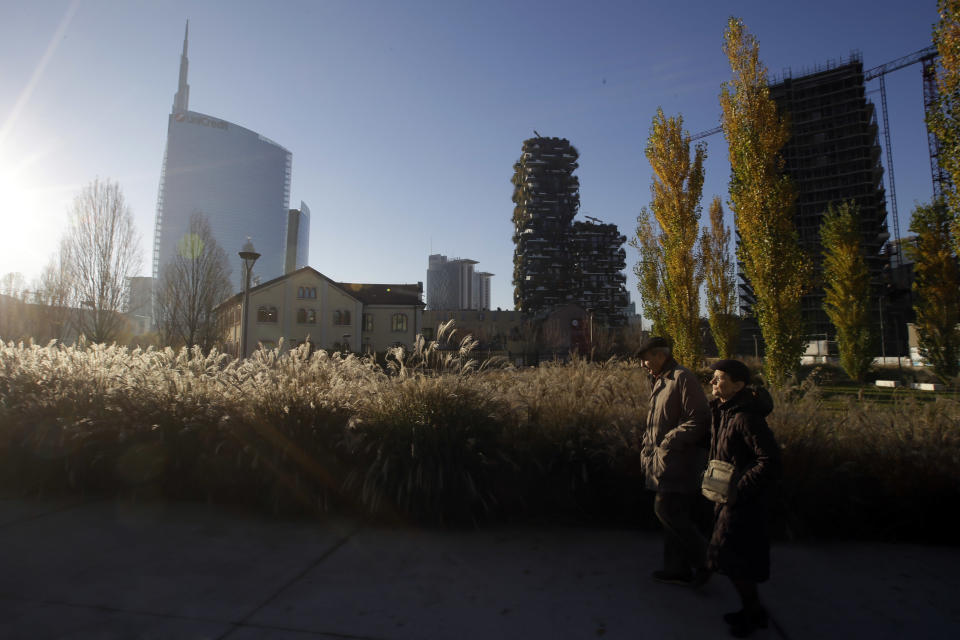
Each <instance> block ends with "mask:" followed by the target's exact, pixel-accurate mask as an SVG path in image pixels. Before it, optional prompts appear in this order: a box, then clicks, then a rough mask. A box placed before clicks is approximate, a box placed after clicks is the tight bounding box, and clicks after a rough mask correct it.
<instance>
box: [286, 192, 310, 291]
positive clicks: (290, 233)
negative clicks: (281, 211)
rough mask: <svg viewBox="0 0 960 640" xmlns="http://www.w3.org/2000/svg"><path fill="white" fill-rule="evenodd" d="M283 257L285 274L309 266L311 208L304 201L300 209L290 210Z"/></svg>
mask: <svg viewBox="0 0 960 640" xmlns="http://www.w3.org/2000/svg"><path fill="white" fill-rule="evenodd" d="M283 255H284V266H283V272H284V273H285V274H286V273H292V272H294V271H296V270H297V269H300V268H303V267H306V266H309V261H310V207H308V206H307V203H306V202H303V201H302V200H301V201H300V208H299V209H290V212H289V214H288V215H287V235H286V238H284V243H283Z"/></svg>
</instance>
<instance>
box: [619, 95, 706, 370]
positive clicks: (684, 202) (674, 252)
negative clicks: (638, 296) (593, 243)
mask: <svg viewBox="0 0 960 640" xmlns="http://www.w3.org/2000/svg"><path fill="white" fill-rule="evenodd" d="M646 154H647V160H649V161H650V166H651V168H652V169H653V183H652V184H651V185H650V193H651V196H652V200H651V202H650V211H652V212H653V215H654V217H655V218H656V220H657V224H658V226H659V227H660V234H659V236H657V237H656V241H655V242H654V239H653V233H654V231H653V225H652V224H651V223H650V220H649V213H648V212H647V211H646V210H644V211H643V213H642V214H641V216H640V218H638V223H639V224H638V226H637V238H635V239H634V246H636V247H638V248H640V249H641V258H643V259H644V260H645V261H647V264H644V263H643V262H644V260H642V261H641V264H640V265H638V267H639V269H638V271H637V275H638V276H639V277H640V287H641V293H643V291H642V289H643V287H644V284H645V283H648V282H651V281H653V279H654V275H655V279H656V281H657V282H656V284H657V287H656V291H655V292H653V295H655V296H656V298H655V300H656V305H655V306H656V307H657V313H658V314H659V316H660V319H661V320H660V321H661V323H662V325H663V332H664V333H666V334H667V336H669V337H670V339H671V340H672V341H673V354H674V357H675V358H676V359H677V361H679V362H680V363H681V364H683V365H685V366H688V367H695V366H698V365H699V364H700V361H701V358H702V349H701V345H700V283H701V282H702V280H703V274H702V270H701V269H700V268H699V262H700V255H699V249H698V247H697V240H698V239H699V235H700V196H701V194H702V193H703V161H704V159H705V158H706V155H707V151H706V146H705V145H703V144H702V143H701V144H698V145H696V147H695V149H694V154H693V159H692V160H691V158H690V134H689V133H688V132H686V131H684V130H683V117H682V116H676V117H669V118H668V117H666V116H665V115H664V113H663V109H657V114H656V115H655V116H654V118H653V124H652V125H651V126H650V137H649V138H648V139H647V147H646ZM641 234H643V235H641ZM654 244H655V245H657V246H656V248H655V249H654V248H653V247H652V246H651V245H654ZM644 247H647V248H648V250H647V253H648V254H650V255H644V249H643V248H644ZM653 260H655V261H656V263H654V264H650V261H653ZM648 295H649V294H648ZM654 320H655V324H656V319H655V318H654Z"/></svg>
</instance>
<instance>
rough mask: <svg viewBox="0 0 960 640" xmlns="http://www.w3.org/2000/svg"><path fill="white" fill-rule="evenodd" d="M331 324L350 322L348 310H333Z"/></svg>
mask: <svg viewBox="0 0 960 640" xmlns="http://www.w3.org/2000/svg"><path fill="white" fill-rule="evenodd" d="M333 324H341V325H343V324H350V312H349V311H346V310H344V311H341V310H340V309H337V310H336V311H334V312H333Z"/></svg>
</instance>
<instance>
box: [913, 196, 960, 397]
mask: <svg viewBox="0 0 960 640" xmlns="http://www.w3.org/2000/svg"><path fill="white" fill-rule="evenodd" d="M952 218H953V216H951V215H950V212H949V210H948V209H947V206H946V204H944V203H943V202H935V203H933V204H931V205H925V206H918V207H917V208H916V209H914V210H913V215H912V217H911V220H910V231H911V232H913V233H915V234H916V238H915V243H914V244H913V245H907V255H908V256H909V257H910V258H912V259H913V275H914V280H913V308H914V310H915V311H916V312H917V322H916V328H917V338H918V342H919V347H920V354H921V355H922V356H923V357H924V358H926V359H927V361H928V362H929V363H930V364H932V365H933V370H934V372H935V373H936V374H937V376H938V377H939V378H940V379H942V380H943V381H944V382H946V381H948V380H950V378H952V377H954V376H956V375H957V373H958V372H960V366H958V364H957V360H958V358H960V330H958V328H957V324H958V323H960V273H958V268H957V257H956V255H955V254H954V253H953V250H952V249H953V248H952V245H951V239H950V225H951V223H952Z"/></svg>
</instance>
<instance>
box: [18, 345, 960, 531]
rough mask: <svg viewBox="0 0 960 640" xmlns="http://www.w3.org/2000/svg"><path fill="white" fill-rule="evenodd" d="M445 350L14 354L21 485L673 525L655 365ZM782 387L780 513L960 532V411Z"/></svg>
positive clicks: (427, 513)
mask: <svg viewBox="0 0 960 640" xmlns="http://www.w3.org/2000/svg"><path fill="white" fill-rule="evenodd" d="M460 344H461V345H462V344H463V342H462V341H461V343H460ZM427 346H428V345H425V347H424V349H423V350H422V351H421V352H420V355H419V356H414V354H415V353H417V351H416V350H414V351H413V352H412V353H411V354H407V355H405V356H404V360H402V361H401V362H400V363H399V364H402V365H403V366H399V364H398V367H397V368H395V369H391V368H389V367H384V366H381V365H380V364H378V363H377V362H375V361H374V360H373V359H372V358H358V357H356V356H352V355H347V356H344V355H342V354H338V353H333V354H329V353H327V352H324V351H314V352H313V353H311V352H310V351H309V349H308V347H307V346H306V345H302V346H300V347H297V348H296V349H293V350H289V351H285V350H283V348H282V346H281V347H277V348H276V349H270V350H261V351H258V352H257V353H256V354H254V356H253V357H251V358H248V359H247V360H243V361H240V360H233V359H230V358H228V357H227V356H224V355H223V354H219V353H216V352H212V353H209V354H204V353H202V352H201V351H199V350H186V349H181V350H179V351H174V350H173V349H163V350H155V349H147V350H140V349H135V350H132V351H131V350H129V349H125V348H122V347H109V346H104V345H81V346H61V345H58V344H56V343H51V344H49V345H46V346H40V345H35V344H30V343H26V344H24V343H19V344H13V343H7V344H3V345H0V488H2V489H3V490H5V491H7V492H13V493H14V494H17V495H29V496H36V495H50V494H80V495H88V494H97V495H103V496H116V497H122V498H124V499H134V500H154V499H166V500H194V501H205V502H210V503H216V504H224V503H232V504H238V505H243V506H247V507H252V508H256V509H260V510H264V511H268V512H272V513H303V514H323V513H326V512H335V513H343V514H348V515H358V516H361V515H362V516H375V517H379V518H388V519H390V520H393V521H400V522H424V523H432V524H437V523H444V524H461V523H477V524H478V523H481V522H484V521H490V520H500V519H529V518H538V519H546V520H548V521H557V520H563V521H569V520H571V519H573V520H576V521H586V522H592V523H595V522H608V523H609V522H617V523H631V524H638V523H639V524H642V525H644V526H646V525H649V526H655V523H653V522H649V520H646V519H644V518H646V516H644V515H643V514H645V513H648V512H649V510H648V509H642V508H640V501H642V500H644V499H645V496H646V495H647V494H646V493H645V492H644V482H643V478H642V476H641V475H640V474H639V463H638V439H639V433H640V429H641V428H642V425H643V421H644V419H645V416H646V409H647V398H648V397H649V393H650V386H649V378H648V376H647V375H646V374H645V373H644V372H643V371H642V369H641V368H640V367H639V365H638V364H637V363H635V362H631V361H622V360H616V359H611V360H609V361H606V362H599V363H594V362H589V361H587V360H585V359H582V358H578V357H574V358H573V359H571V361H570V362H569V363H566V364H563V363H559V362H555V363H549V364H545V365H542V366H540V367H536V368H533V367H531V368H522V369H515V368H513V367H506V366H497V367H484V366H483V364H482V363H481V364H479V365H469V366H467V363H469V362H470V361H471V360H474V358H473V357H472V354H471V353H470V350H469V349H467V350H465V351H464V352H462V353H461V351H460V347H459V346H455V345H453V346H452V347H451V349H450V350H449V351H450V352H449V353H442V354H441V353H439V351H443V350H442V349H439V347H438V350H439V351H438V352H435V353H434V354H433V355H430V356H425V354H426V353H427ZM467 346H469V344H468V345H467ZM453 352H456V354H457V355H456V356H455V359H454V360H448V359H446V356H447V355H451V354H452V353H453ZM441 356H443V357H441ZM415 357H416V358H423V357H427V360H419V361H416V360H415ZM429 358H433V360H432V361H431V360H429ZM430 363H432V364H430ZM426 364H430V366H426ZM501 364H502V363H501ZM421 365H424V366H421ZM440 365H443V366H440ZM774 394H775V396H776V408H775V409H774V412H773V413H772V414H771V416H770V425H771V427H772V428H773V429H774V432H775V433H776V436H777V439H778V441H779V442H780V444H781V445H782V446H783V460H784V468H785V473H784V480H783V485H782V489H783V491H782V496H781V500H780V510H779V513H780V515H781V522H786V524H787V528H788V530H789V531H790V532H791V533H792V534H794V535H797V536H807V537H808V536H826V537H833V538H835V537H844V536H868V537H883V538H889V539H933V538H937V537H938V535H940V536H941V537H942V535H947V534H948V532H950V531H953V530H955V529H954V528H952V523H954V520H955V516H954V514H955V513H957V512H958V506H960V486H958V485H957V482H956V472H955V469H956V468H957V465H958V464H960V402H958V401H957V400H956V399H950V398H938V399H937V400H936V402H919V401H916V400H903V399H896V398H895V402H894V403H893V404H892V405H886V406H884V405H874V404H871V403H869V402H859V401H855V400H851V401H850V402H849V403H848V404H847V405H845V406H843V407H842V410H839V411H838V410H837V409H836V408H835V407H836V402H835V401H831V402H830V403H827V402H825V401H824V400H823V398H822V395H821V388H820V387H818V386H817V385H816V384H814V383H812V382H806V383H805V384H804V386H803V387H802V388H800V389H799V390H794V391H792V392H789V393H788V392H786V391H779V390H776V389H775V390H774Z"/></svg>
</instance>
